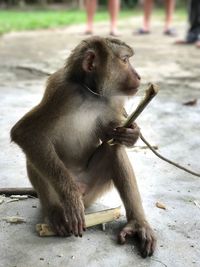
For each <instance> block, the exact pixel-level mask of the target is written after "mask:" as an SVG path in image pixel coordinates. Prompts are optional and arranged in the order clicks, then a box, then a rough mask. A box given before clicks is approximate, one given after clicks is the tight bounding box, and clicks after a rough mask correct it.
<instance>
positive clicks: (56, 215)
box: [47, 206, 71, 237]
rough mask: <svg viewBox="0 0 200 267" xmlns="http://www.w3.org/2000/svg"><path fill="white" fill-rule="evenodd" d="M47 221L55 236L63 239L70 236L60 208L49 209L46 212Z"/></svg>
mask: <svg viewBox="0 0 200 267" xmlns="http://www.w3.org/2000/svg"><path fill="white" fill-rule="evenodd" d="M47 220H48V223H49V225H50V227H51V228H52V230H53V232H55V233H56V235H58V236H63V237H64V236H70V235H71V234H70V229H69V225H68V223H67V221H66V218H65V215H64V210H63V209H62V208H61V207H58V206H55V207H51V208H50V209H49V211H48V215H47Z"/></svg>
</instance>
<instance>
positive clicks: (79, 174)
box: [11, 36, 156, 257]
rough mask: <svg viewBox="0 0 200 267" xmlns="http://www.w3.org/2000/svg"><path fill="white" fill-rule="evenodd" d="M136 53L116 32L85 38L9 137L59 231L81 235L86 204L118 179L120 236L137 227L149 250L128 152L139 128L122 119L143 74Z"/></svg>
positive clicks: (152, 243)
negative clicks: (121, 214)
mask: <svg viewBox="0 0 200 267" xmlns="http://www.w3.org/2000/svg"><path fill="white" fill-rule="evenodd" d="M133 55H134V51H133V49H132V47H130V46H129V45H127V44H126V43H125V42H123V41H121V40H119V39H115V38H104V37H99V36H94V37H90V38H88V39H85V40H83V41H81V42H80V44H78V45H77V46H76V47H75V48H74V50H73V51H72V52H71V54H70V55H69V57H68V59H67V60H66V63H65V64H64V66H63V67H62V68H60V69H59V70H58V71H56V72H55V73H53V74H52V75H50V77H49V78H48V80H47V85H46V90H45V92H44V95H43V98H42V100H41V102H40V103H39V104H38V105H37V106H36V107H34V108H33V109H32V110H31V111H29V112H28V113H27V114H25V115H24V117H22V119H20V120H19V121H18V122H17V123H16V124H15V125H14V126H13V128H12V129H11V141H13V142H15V143H16V144H17V145H18V146H19V147H21V149H22V150H23V152H24V153H25V156H26V166H27V173H28V177H29V179H30V182H31V184H32V186H33V187H34V189H35V190H36V192H37V194H38V197H39V199H40V202H41V206H42V209H43V212H44V216H45V217H46V218H47V220H48V222H49V224H50V226H51V227H52V229H53V230H54V232H56V234H57V235H58V236H63V237H64V236H68V235H71V234H72V235H75V236H76V237H77V236H80V237H82V235H83V231H85V230H86V226H85V219H84V209H85V208H86V207H88V206H90V205H91V204H92V203H93V202H94V201H96V200H97V199H98V198H99V197H100V196H102V195H103V194H104V193H105V192H107V191H109V190H110V189H111V188H112V187H113V186H115V187H116V189H117V190H118V192H119V195H120V197H121V199H122V202H123V204H124V206H125V210H126V217H127V223H126V225H125V226H124V227H123V228H122V230H121V231H120V232H119V235H118V240H119V243H121V244H124V243H125V242H126V238H127V237H133V236H135V235H136V236H138V237H139V240H140V250H141V255H142V257H147V256H151V255H152V254H153V252H154V250H155V247H156V237H155V234H154V231H153V229H152V228H151V226H150V224H149V223H148V221H147V219H146V215H145V212H144V209H143V206H142V201H141V197H140V193H139V189H138V186H137V181H136V178H135V174H134V171H133V168H132V166H131V163H130V161H129V159H128V156H127V153H126V147H131V146H133V145H134V144H135V142H136V141H137V139H138V137H139V134H140V129H139V127H138V126H137V124H135V123H134V124H132V125H131V126H130V127H129V128H124V127H122V126H121V125H123V122H124V121H125V120H126V117H127V114H126V112H125V109H124V105H125V101H126V100H127V98H129V97H132V96H134V95H135V94H136V92H137V91H138V88H139V85H140V80H141V77H140V76H139V74H138V73H137V72H136V70H135V69H134V68H133V66H132V65H131V63H130V60H129V59H130V58H131V57H132V56H133ZM110 139H113V140H114V145H110V144H109V143H108V140H110Z"/></svg>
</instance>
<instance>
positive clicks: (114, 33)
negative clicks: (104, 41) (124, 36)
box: [110, 31, 120, 37]
mask: <svg viewBox="0 0 200 267" xmlns="http://www.w3.org/2000/svg"><path fill="white" fill-rule="evenodd" d="M110 35H111V36H113V37H119V36H120V34H119V33H118V32H117V31H110Z"/></svg>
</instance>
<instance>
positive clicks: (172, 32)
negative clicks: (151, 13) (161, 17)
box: [163, 28, 177, 37]
mask: <svg viewBox="0 0 200 267" xmlns="http://www.w3.org/2000/svg"><path fill="white" fill-rule="evenodd" d="M163 34H165V35H167V36H171V37H175V36H177V32H176V30H175V29H172V28H169V29H166V30H164V32H163Z"/></svg>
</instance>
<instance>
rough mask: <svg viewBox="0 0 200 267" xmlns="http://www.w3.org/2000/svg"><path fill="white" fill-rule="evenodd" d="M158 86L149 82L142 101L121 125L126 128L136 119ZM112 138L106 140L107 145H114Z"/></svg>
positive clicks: (155, 93) (155, 92) (156, 91)
mask: <svg viewBox="0 0 200 267" xmlns="http://www.w3.org/2000/svg"><path fill="white" fill-rule="evenodd" d="M158 90H159V88H158V86H157V85H155V84H152V83H150V84H149V87H148V89H147V90H146V94H145V97H144V98H143V99H142V101H141V102H140V103H139V105H138V106H137V108H136V110H135V111H133V113H132V114H131V115H130V116H129V117H128V118H127V120H126V122H125V123H124V125H122V126H123V127H126V128H128V127H129V126H130V125H131V124H132V123H133V122H134V121H135V120H136V119H137V117H138V116H139V115H140V114H141V113H142V111H143V110H144V109H145V107H146V106H147V105H148V104H149V103H150V101H151V100H152V99H153V98H154V96H155V95H157V93H158ZM113 142H114V140H113V139H111V140H109V141H108V144H109V145H111V146H112V145H114V143H113Z"/></svg>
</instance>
